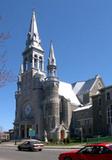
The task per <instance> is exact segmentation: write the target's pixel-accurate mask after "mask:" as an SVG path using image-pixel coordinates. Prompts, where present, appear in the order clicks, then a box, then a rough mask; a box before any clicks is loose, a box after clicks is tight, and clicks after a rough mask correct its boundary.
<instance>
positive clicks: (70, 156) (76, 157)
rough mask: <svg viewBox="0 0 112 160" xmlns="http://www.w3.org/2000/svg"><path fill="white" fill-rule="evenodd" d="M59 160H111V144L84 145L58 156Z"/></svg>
mask: <svg viewBox="0 0 112 160" xmlns="http://www.w3.org/2000/svg"><path fill="white" fill-rule="evenodd" d="M59 160H112V143H97V144H90V145H86V146H85V147H83V148H82V149H80V150H77V149H74V150H71V151H70V152H64V153H61V154H60V155H59Z"/></svg>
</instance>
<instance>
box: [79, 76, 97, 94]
mask: <svg viewBox="0 0 112 160" xmlns="http://www.w3.org/2000/svg"><path fill="white" fill-rule="evenodd" d="M95 80H96V77H95V78H92V79H89V80H87V81H85V83H84V85H83V86H82V88H81V89H80V90H79V92H78V94H77V95H82V94H84V93H88V92H89V91H90V89H91V87H92V86H93V84H94V82H95Z"/></svg>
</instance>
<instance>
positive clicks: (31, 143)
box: [18, 139, 44, 151]
mask: <svg viewBox="0 0 112 160" xmlns="http://www.w3.org/2000/svg"><path fill="white" fill-rule="evenodd" d="M43 147H44V144H43V143H42V142H41V141H39V140H35V139H30V140H25V141H24V142H23V143H21V144H19V145H18V150H19V151H22V150H29V151H42V149H43Z"/></svg>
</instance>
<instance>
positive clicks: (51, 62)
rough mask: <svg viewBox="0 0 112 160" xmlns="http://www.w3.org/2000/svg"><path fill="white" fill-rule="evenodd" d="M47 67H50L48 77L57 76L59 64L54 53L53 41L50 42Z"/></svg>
mask: <svg viewBox="0 0 112 160" xmlns="http://www.w3.org/2000/svg"><path fill="white" fill-rule="evenodd" d="M47 69H48V77H56V70H57V66H56V58H55V55H54V48H53V44H52V42H51V44H50V52H49V58H48V66H47Z"/></svg>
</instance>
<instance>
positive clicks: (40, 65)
mask: <svg viewBox="0 0 112 160" xmlns="http://www.w3.org/2000/svg"><path fill="white" fill-rule="evenodd" d="M39 69H40V71H42V57H39Z"/></svg>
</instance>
